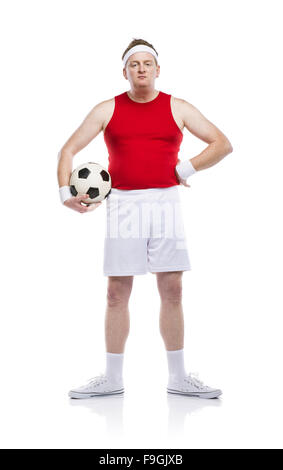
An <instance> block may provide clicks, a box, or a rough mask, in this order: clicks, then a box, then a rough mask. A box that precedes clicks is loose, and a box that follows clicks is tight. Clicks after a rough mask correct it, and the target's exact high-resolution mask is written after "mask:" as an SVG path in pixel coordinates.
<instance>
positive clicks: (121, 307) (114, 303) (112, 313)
mask: <svg viewBox="0 0 283 470" xmlns="http://www.w3.org/2000/svg"><path fill="white" fill-rule="evenodd" d="M132 285H133V276H109V277H108V288H107V308H106V316H105V343H106V351H107V352H110V353H116V354H121V353H123V352H124V348H125V343H126V340H127V337H128V335H129V331H130V315H129V308H128V302H129V298H130V295H131V291H132Z"/></svg>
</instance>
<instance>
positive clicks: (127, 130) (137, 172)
mask: <svg viewBox="0 0 283 470" xmlns="http://www.w3.org/2000/svg"><path fill="white" fill-rule="evenodd" d="M170 99H171V95H169V94H167V93H163V92H162V91H159V93H158V95H157V97H156V98H154V99H153V100H151V101H148V102H147V103H137V102H136V101H133V100H132V99H131V98H130V97H129V96H128V94H127V92H124V93H121V94H120V95H118V96H115V108H114V113H113V115H112V117H111V119H110V121H109V123H108V125H107V127H106V129H105V132H104V141H105V143H106V146H107V149H108V152H109V156H108V160H109V166H108V171H109V173H110V175H111V180H112V187H113V188H117V189H147V188H166V187H169V186H174V185H178V184H180V183H179V180H178V179H177V177H176V175H175V171H174V170H175V167H176V165H177V158H178V152H179V149H180V144H181V142H182V140H183V133H182V132H181V130H180V129H179V127H178V125H177V124H176V122H175V120H174V118H173V115H172V111H171V105H170Z"/></svg>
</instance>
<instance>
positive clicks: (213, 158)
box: [190, 139, 233, 171]
mask: <svg viewBox="0 0 283 470" xmlns="http://www.w3.org/2000/svg"><path fill="white" fill-rule="evenodd" d="M232 151H233V148H232V145H231V144H230V142H229V140H228V139H227V140H225V141H223V140H216V141H215V142H212V143H211V144H209V145H208V147H206V148H205V149H204V150H203V151H202V152H201V153H200V154H199V155H196V156H195V157H193V158H191V159H190V161H191V163H192V165H193V167H194V168H195V169H196V170H197V171H199V170H204V169H206V168H209V167H211V166H213V165H215V164H216V163H218V162H219V161H220V160H222V159H223V158H224V157H226V155H228V154H229V153H231V152H232Z"/></svg>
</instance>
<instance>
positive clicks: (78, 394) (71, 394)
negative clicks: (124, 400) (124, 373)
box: [68, 388, 124, 398]
mask: <svg viewBox="0 0 283 470" xmlns="http://www.w3.org/2000/svg"><path fill="white" fill-rule="evenodd" d="M121 393H124V388H121V389H119V390H113V391H112V392H91V393H90V392H74V391H72V390H71V391H70V392H69V393H68V396H69V397H70V398H93V397H99V396H105V395H118V394H121Z"/></svg>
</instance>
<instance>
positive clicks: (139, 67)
mask: <svg viewBox="0 0 283 470" xmlns="http://www.w3.org/2000/svg"><path fill="white" fill-rule="evenodd" d="M159 73H160V65H156V62H155V59H154V57H153V55H152V54H150V53H149V52H136V53H135V54H132V55H131V56H130V57H129V58H128V60H127V63H126V67H125V68H124V69H123V75H124V77H125V78H126V79H127V80H129V82H130V84H131V87H132V88H145V87H149V88H154V81H155V78H157V77H159Z"/></svg>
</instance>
